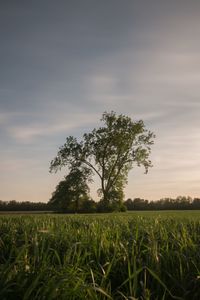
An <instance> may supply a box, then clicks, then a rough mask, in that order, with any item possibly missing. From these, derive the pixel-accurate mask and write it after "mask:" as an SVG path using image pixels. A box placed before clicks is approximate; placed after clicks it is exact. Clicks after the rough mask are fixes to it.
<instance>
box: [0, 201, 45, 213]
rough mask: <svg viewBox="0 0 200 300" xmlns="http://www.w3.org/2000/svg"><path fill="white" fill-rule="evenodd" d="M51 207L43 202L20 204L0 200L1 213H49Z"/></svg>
mask: <svg viewBox="0 0 200 300" xmlns="http://www.w3.org/2000/svg"><path fill="white" fill-rule="evenodd" d="M48 210H49V205H48V204H47V203H43V202H30V201H24V202H18V201H16V200H11V201H2V200H0V211H48Z"/></svg>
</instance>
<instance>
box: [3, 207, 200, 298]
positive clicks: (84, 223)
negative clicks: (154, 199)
mask: <svg viewBox="0 0 200 300" xmlns="http://www.w3.org/2000/svg"><path fill="white" fill-rule="evenodd" d="M199 216H200V212H199V211H195V212H173V213H169V212H165V213H164V212H159V213H155V212H143V213H140V214H139V213H125V214H124V213H123V214H114V213H113V214H112V216H111V215H110V214H107V215H106V214H101V215H100V214H99V215H90V216H86V215H68V216H67V215H64V216H63V215H45V216H44V215H42V216H41V215H40V216H30V215H29V216H27V215H26V216H19V215H18V216H0V299H9V300H16V299H29V300H32V299H38V300H40V299H41V300H42V299H49V300H52V299H55V300H56V299H60V300H62V299H63V300H64V299H69V300H74V299H89V300H90V299H91V300H93V299H97V300H98V299H102V300H103V299H104V300H106V299H115V300H121V299H138V300H139V299H141V300H142V299H145V300H147V299H149V300H154V299H163V300H169V299H170V300H171V299H182V300H183V299H184V300H187V299H188V300H190V299H193V300H198V299H199V295H200V285H199V278H200V270H199V261H200V252H199V240H200V221H199Z"/></svg>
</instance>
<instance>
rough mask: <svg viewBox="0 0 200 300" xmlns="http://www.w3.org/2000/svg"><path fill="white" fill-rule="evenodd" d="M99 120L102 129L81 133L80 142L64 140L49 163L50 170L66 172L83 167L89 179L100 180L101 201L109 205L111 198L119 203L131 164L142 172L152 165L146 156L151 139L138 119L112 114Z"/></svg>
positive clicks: (104, 115) (151, 136)
mask: <svg viewBox="0 0 200 300" xmlns="http://www.w3.org/2000/svg"><path fill="white" fill-rule="evenodd" d="M101 121H102V123H103V126H101V127H99V128H94V129H93V130H92V131H91V132H89V133H85V134H84V135H83V138H82V140H81V141H78V140H77V139H76V138H75V137H73V136H69V137H67V138H66V142H65V144H64V145H63V146H62V147H60V149H59V151H58V154H57V156H56V157H55V158H54V159H53V160H52V162H51V166H50V171H57V170H59V169H60V168H62V167H63V166H66V167H68V170H69V171H70V170H73V169H76V168H80V167H83V166H85V167H86V169H87V170H90V172H91V173H90V176H91V175H94V174H95V173H96V174H97V175H98V176H99V178H100V182H101V186H100V188H99V189H98V193H99V195H101V197H102V198H101V199H102V201H104V202H105V203H110V202H111V201H113V200H114V199H113V197H114V198H116V199H117V201H119V202H120V201H122V199H123V190H124V187H125V184H126V183H127V177H128V172H129V171H130V170H131V168H132V167H133V165H134V164H136V165H137V166H144V168H145V172H146V173H147V172H148V169H149V167H151V166H152V164H151V161H150V160H149V154H150V152H151V145H152V144H153V142H154V137H155V136H154V133H153V132H151V131H149V130H147V129H146V128H145V125H144V122H143V121H142V120H140V121H133V120H132V119H131V118H130V117H128V116H125V115H123V114H120V115H117V114H116V113H115V112H113V111H112V112H110V113H108V112H104V113H103V115H102V119H101Z"/></svg>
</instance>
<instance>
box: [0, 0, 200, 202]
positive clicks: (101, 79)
mask: <svg viewBox="0 0 200 300" xmlns="http://www.w3.org/2000/svg"><path fill="white" fill-rule="evenodd" d="M199 36H200V2H198V1H195V0H191V1H186V0H169V1H164V0H163V1H162V0H159V1H158V0H151V1H148V0H109V1H108V0H101V1H97V0H84V1H81V0H73V1H72V0H71V1H67V0H65V1H60V0H58V1H51V0H48V1H47V0H43V1H41V0H34V1H33V0H32V1H21V0H19V1H12V0H10V1H2V2H1V4H0V39H1V44H0V66H1V68H0V138H1V148H0V153H1V155H0V170H1V172H0V199H2V200H11V199H16V200H20V201H25V200H29V201H45V202H46V201H48V200H49V198H50V196H51V193H52V192H53V191H54V189H55V186H56V184H57V183H58V182H59V180H61V178H62V177H63V175H64V174H65V173H66V170H63V172H61V173H60V174H56V175H54V174H49V172H48V170H49V163H50V161H51V159H53V158H54V156H55V155H56V153H57V151H58V147H59V146H61V145H62V144H63V143H64V141H65V138H66V137H67V136H68V135H74V136H77V137H81V135H82V134H83V133H84V132H86V131H89V130H91V129H93V128H94V127H96V126H99V119H100V118H101V115H102V113H103V112H104V111H111V110H114V111H116V112H117V113H123V114H126V115H129V116H130V117H132V118H133V119H135V120H139V119H143V120H144V122H145V124H146V127H147V128H149V129H150V130H152V131H154V132H155V134H156V140H155V145H154V146H153V148H152V155H151V159H152V162H153V165H154V167H153V168H152V169H150V171H149V173H148V175H145V174H144V170H143V169H142V168H139V169H138V168H134V169H133V170H132V171H131V172H130V175H129V182H128V185H127V187H126V190H125V192H126V198H127V197H132V198H133V197H143V198H148V199H159V198H161V197H167V196H172V197H176V196H178V195H191V196H192V197H196V196H200V184H199V183H200V130H199V128H200V99H199V97H200V54H199V53H200V41H199ZM97 185H98V182H96V183H94V184H93V185H92V186H91V192H92V195H93V197H96V194H95V190H96V189H97V188H98V186H97Z"/></svg>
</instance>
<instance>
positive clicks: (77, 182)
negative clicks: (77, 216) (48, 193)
mask: <svg viewBox="0 0 200 300" xmlns="http://www.w3.org/2000/svg"><path fill="white" fill-rule="evenodd" d="M89 175H90V170H89V169H86V168H85V169H82V170H80V169H78V168H76V169H71V171H70V173H69V174H68V175H67V176H66V177H65V179H64V180H62V181H60V182H59V184H58V185H57V187H56V190H55V192H54V193H53V194H52V197H51V199H50V201H49V205H52V206H53V207H54V206H55V207H58V208H59V209H60V210H61V211H63V212H64V211H65V212H79V211H81V209H82V207H83V206H84V205H85V204H84V203H85V202H89V196H88V193H89V187H88V185H87V182H86V181H87V180H88V176H89ZM87 205H89V204H87ZM85 207H86V206H85Z"/></svg>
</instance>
